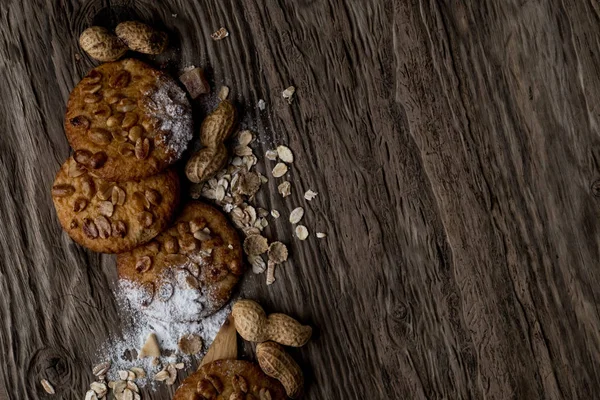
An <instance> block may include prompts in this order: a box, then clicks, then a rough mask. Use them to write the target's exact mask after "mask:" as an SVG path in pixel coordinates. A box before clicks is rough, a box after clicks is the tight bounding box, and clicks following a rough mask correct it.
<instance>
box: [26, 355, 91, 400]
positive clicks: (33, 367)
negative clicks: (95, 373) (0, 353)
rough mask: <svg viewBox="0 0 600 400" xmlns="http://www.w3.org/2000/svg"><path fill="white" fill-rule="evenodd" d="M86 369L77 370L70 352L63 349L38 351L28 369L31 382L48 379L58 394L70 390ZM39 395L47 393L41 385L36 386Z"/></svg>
mask: <svg viewBox="0 0 600 400" xmlns="http://www.w3.org/2000/svg"><path fill="white" fill-rule="evenodd" d="M81 371H84V368H77V367H76V366H75V365H73V359H72V358H71V357H70V355H69V352H68V351H67V350H66V349H64V348H62V347H59V348H50V347H46V348H43V349H40V350H38V351H37V352H36V353H35V354H34V355H33V356H32V357H31V360H30V361H29V367H28V368H27V377H28V381H29V382H36V383H38V382H40V381H41V380H42V379H47V380H48V381H49V382H50V383H51V384H52V386H53V387H54V390H55V391H56V394H60V393H61V392H62V390H65V389H66V390H68V389H69V388H70V387H71V386H72V383H73V382H74V381H76V380H77V379H79V375H81V374H82V372H81ZM36 388H37V389H38V391H39V393H40V394H41V393H45V392H44V389H43V388H42V386H41V385H36Z"/></svg>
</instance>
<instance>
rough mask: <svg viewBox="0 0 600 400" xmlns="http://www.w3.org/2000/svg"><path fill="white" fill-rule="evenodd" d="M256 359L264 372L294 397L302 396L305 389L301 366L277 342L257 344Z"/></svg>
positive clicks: (289, 395)
mask: <svg viewBox="0 0 600 400" xmlns="http://www.w3.org/2000/svg"><path fill="white" fill-rule="evenodd" d="M256 359H257V360H258V365H260V368H261V369H262V370H263V372H264V373H265V374H267V375H269V376H270V377H272V378H275V379H277V380H278V381H279V382H281V384H282V385H283V387H284V389H285V392H286V394H287V395H288V397H291V398H292V399H296V398H298V397H300V395H301V394H302V392H303V390H304V376H303V375H302V370H301V369H300V366H299V365H298V364H297V363H296V361H294V359H293V358H292V357H291V356H290V355H289V354H288V353H286V351H285V350H284V349H283V347H281V346H280V345H278V344H277V343H275V342H264V343H260V344H259V345H258V346H256Z"/></svg>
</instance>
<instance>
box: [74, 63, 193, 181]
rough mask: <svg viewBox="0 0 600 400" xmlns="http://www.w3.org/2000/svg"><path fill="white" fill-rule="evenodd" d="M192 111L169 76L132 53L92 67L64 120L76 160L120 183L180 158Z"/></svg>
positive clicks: (161, 167) (135, 178)
mask: <svg viewBox="0 0 600 400" xmlns="http://www.w3.org/2000/svg"><path fill="white" fill-rule="evenodd" d="M191 114H192V113H191V106H190V103H189V101H188V99H187V97H186V94H185V92H184V91H183V89H181V88H180V87H179V86H178V85H177V84H176V83H175V81H174V80H173V79H172V78H171V77H169V76H168V75H167V74H165V73H163V72H161V71H158V70H156V69H154V68H152V67H150V66H149V65H147V64H145V63H143V62H141V61H138V60H135V59H131V58H130V59H124V60H120V61H115V62H110V63H105V64H102V65H100V66H98V67H96V68H94V69H92V70H91V71H90V72H89V73H88V74H87V75H86V76H85V77H84V78H83V79H82V80H81V81H80V82H79V83H78V84H77V86H75V88H74V89H73V91H72V92H71V95H70V97H69V102H68V103H67V112H66V114H65V121H64V124H65V132H66V135H67V139H68V140H69V143H70V144H71V146H72V147H73V149H74V150H75V153H74V158H75V160H76V161H77V162H78V163H80V164H81V165H83V166H85V167H86V168H88V169H89V170H90V173H91V174H92V175H94V176H97V177H99V178H102V179H104V180H108V181H117V182H121V181H130V180H137V179H141V178H145V177H148V176H151V175H155V174H157V173H159V172H161V171H164V170H165V169H166V168H167V167H168V166H169V165H171V164H173V163H174V162H175V161H177V160H178V159H179V158H180V157H181V155H182V153H183V152H184V151H185V149H186V148H187V145H188V142H189V141H190V140H191V138H192V130H193V126H192V125H193V124H192V115H191Z"/></svg>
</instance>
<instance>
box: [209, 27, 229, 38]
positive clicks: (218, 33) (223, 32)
mask: <svg viewBox="0 0 600 400" xmlns="http://www.w3.org/2000/svg"><path fill="white" fill-rule="evenodd" d="M227 36H229V32H227V29H225V28H220V29H219V30H217V31H216V32H214V33H213V34H212V35H210V37H211V38H213V40H222V39H225V38H226V37H227Z"/></svg>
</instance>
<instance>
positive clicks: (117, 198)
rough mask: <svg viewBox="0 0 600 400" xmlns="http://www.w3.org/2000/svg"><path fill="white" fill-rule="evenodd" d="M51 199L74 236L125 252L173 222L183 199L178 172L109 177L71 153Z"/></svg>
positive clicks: (104, 249) (100, 247) (97, 247)
mask: <svg viewBox="0 0 600 400" xmlns="http://www.w3.org/2000/svg"><path fill="white" fill-rule="evenodd" d="M52 199H53V201H54V206H55V208H56V214H57V215H58V219H59V221H60V224H61V225H62V227H63V228H64V229H65V231H67V233H68V234H69V236H71V238H73V240H75V241H76V242H77V243H79V244H81V245H82V246H85V247H87V248H89V249H91V250H94V251H97V252H100V253H120V252H123V251H129V250H131V249H133V248H135V247H136V246H139V245H140V244H143V243H146V242H148V241H150V240H152V239H153V238H154V237H155V236H156V235H158V234H159V233H160V232H161V231H162V230H163V229H165V228H166V227H167V226H168V224H169V222H170V221H171V218H172V216H173V213H174V211H175V208H176V207H177V204H178V202H179V177H178V176H177V173H176V172H175V171H174V170H173V169H169V170H167V171H165V172H163V173H161V174H158V175H155V176H151V177H148V178H145V179H142V180H140V181H127V182H110V181H105V180H103V179H100V178H97V177H94V176H92V175H91V174H90V173H89V172H88V171H87V170H86V169H85V168H82V167H81V165H80V164H78V163H77V162H76V161H75V160H74V159H73V158H72V157H69V159H68V160H67V161H66V162H65V163H64V164H63V165H62V166H61V168H60V170H59V171H58V173H57V175H56V179H55V181H54V184H53V186H52Z"/></svg>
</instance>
